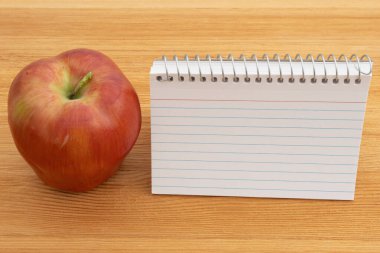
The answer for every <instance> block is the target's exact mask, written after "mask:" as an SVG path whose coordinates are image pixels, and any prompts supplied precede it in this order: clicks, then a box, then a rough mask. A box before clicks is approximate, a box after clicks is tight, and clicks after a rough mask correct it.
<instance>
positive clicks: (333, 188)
mask: <svg viewBox="0 0 380 253" xmlns="http://www.w3.org/2000/svg"><path fill="white" fill-rule="evenodd" d="M225 64H226V69H227V71H226V73H225V75H226V76H227V77H228V78H229V80H230V81H228V82H210V81H209V80H210V78H209V75H210V73H209V72H210V71H209V70H207V67H208V68H209V66H207V64H206V63H202V65H201V68H202V69H203V72H202V73H203V74H204V73H206V75H207V77H208V78H207V81H206V82H201V81H200V80H199V79H196V80H195V81H194V82H189V81H188V80H186V78H185V81H183V82H180V81H178V79H177V77H176V76H175V75H177V73H176V67H175V64H174V62H168V69H169V74H170V75H172V76H173V77H174V81H171V82H169V81H158V80H157V79H156V77H157V76H164V75H165V69H164V65H163V63H162V62H160V61H156V62H154V64H153V66H152V69H151V135H152V192H153V193H155V194H186V195H213V196H243V197H278V198H310V199H340V200H352V199H354V194H355V181H356V173H357V167H358V160H359V151H360V142H361V135H362V127H363V121H364V115H365V107H366V101H367V94H368V88H369V82H370V76H365V75H362V77H361V78H362V82H361V83H360V84H358V85H354V84H352V83H351V84H344V83H343V82H342V81H341V82H340V83H338V84H333V83H332V79H333V78H334V77H335V74H336V73H335V68H333V66H332V65H328V69H327V72H328V73H327V75H328V78H329V80H330V81H329V82H328V83H326V84H324V83H322V82H321V81H320V80H321V77H323V76H324V69H322V68H320V67H317V69H316V70H317V75H318V76H317V77H318V78H317V79H318V80H319V81H318V82H317V83H315V84H311V82H310V79H311V78H312V77H313V72H312V69H310V66H305V70H307V71H306V73H305V74H306V77H307V78H306V79H307V81H306V83H300V82H298V81H297V80H299V78H297V77H300V76H301V69H300V68H299V66H297V65H298V64H296V63H294V65H295V66H294V76H295V79H296V82H295V83H288V82H286V81H285V82H284V83H281V84H279V83H276V82H273V83H268V82H266V79H265V78H263V82H262V83H260V84H258V83H255V82H253V81H252V82H250V83H245V82H241V81H240V82H233V81H232V79H233V72H232V71H228V63H225ZM273 64H275V63H273ZM329 66H330V67H329ZM261 67H262V69H261V70H262V72H261V73H263V77H265V74H266V73H265V69H266V67H265V66H261ZM349 67H350V70H351V72H350V73H357V70H356V68H355V66H354V65H353V64H351V65H350V66H349ZM186 68H187V66H186V64H185V63H183V62H180V64H179V69H180V70H181V71H183V72H182V73H183V74H184V75H185V74H187V72H186V71H187V69H186ZM364 68H365V67H364ZM190 69H191V73H192V74H193V75H194V76H199V68H198V65H195V62H194V63H191V64H190ZM230 69H231V68H230ZM275 69H276V68H275V65H273V71H272V75H273V78H274V80H276V78H277V77H278V75H279V73H278V72H276V71H275ZM339 69H340V70H341V71H340V75H339V77H340V79H341V80H343V79H344V77H345V74H346V73H345V72H344V71H345V70H346V65H345V64H344V65H342V64H339ZM197 71H198V72H197ZM355 71H356V72H355ZM364 71H365V70H364ZM251 72H253V73H255V71H251ZM283 72H284V73H285V74H289V73H288V72H289V71H286V69H285V70H283ZM182 73H180V74H182ZM213 73H214V75H215V76H217V77H218V79H219V80H220V79H221V71H218V69H217V66H216V65H215V69H213ZM284 73H283V75H284ZM236 74H237V76H239V77H241V78H244V75H245V69H244V68H243V66H242V65H239V64H237V66H236ZM287 77H288V76H287ZM252 79H253V78H252Z"/></svg>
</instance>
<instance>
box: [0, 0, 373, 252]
mask: <svg viewBox="0 0 380 253" xmlns="http://www.w3.org/2000/svg"><path fill="white" fill-rule="evenodd" d="M62 2H63V3H56V2H54V1H42V0H41V1H35V2H32V1H27V0H25V1H19V0H17V1H8V0H0V252H49V253H50V252H112V251H116V252H155V251H158V252H255V251H257V252H324V251H326V252H328V251H330V252H380V168H379V166H380V156H379V154H380V146H379V144H378V142H379V141H380V126H379V118H380V109H379V106H380V89H379V85H378V82H379V78H380V76H379V65H378V64H377V63H378V62H380V3H379V1H351V2H348V1H329V0H328V1H299V2H298V1H292V0H287V1H283V2H281V1H273V0H268V1H257V2H253V1H248V0H247V1H243V0H234V1H224V0H222V1H215V2H212V1H206V0H198V1H195V2H192V3H188V2H186V1H183V2H182V1H168V0H163V1H138V0H135V1H132V2H123V1H115V2H113V3H110V2H106V1H101V0H95V1H90V0H86V1H75V0H66V1H62ZM78 47H86V48H92V49H96V50H100V51H102V52H104V53H105V54H107V55H109V56H110V57H111V58H113V59H114V61H115V62H116V63H117V64H118V65H119V66H120V67H121V69H122V70H123V71H124V73H125V74H126V75H127V76H128V78H129V79H130V81H131V82H132V83H133V85H134V86H135V88H136V90H137V92H138V94H139V97H140V100H141V106H142V113H143V125H142V131H141V134H140V137H139V140H138V142H137V144H136V146H135V147H134V149H133V151H132V153H131V154H130V155H129V156H128V157H127V159H126V160H125V161H124V163H123V165H122V167H121V169H120V171H119V172H118V173H117V174H116V175H115V176H114V177H112V178H111V179H110V180H109V181H108V182H106V183H105V184H103V185H102V186H100V187H98V188H97V189H95V190H93V191H91V192H88V193H84V194H67V193H61V192H58V191H55V190H52V189H50V188H48V187H46V186H44V185H43V184H42V183H41V182H40V181H39V180H38V179H37V177H36V176H35V175H34V173H33V172H32V170H31V169H30V168H29V166H28V165H27V164H26V163H25V161H24V160H23V159H22V157H21V156H20V155H19V154H18V152H17V150H16V148H15V145H14V143H13V141H12V138H11V134H10V130H9V127H8V124H7V96H8V89H9V86H10V84H11V82H12V80H13V78H14V77H15V75H16V74H17V72H18V71H19V70H20V69H21V68H22V67H23V66H25V65H26V64H28V63H29V62H31V61H34V60H36V59H39V58H42V57H49V56H53V55H56V54H58V53H60V52H61V51H65V50H68V49H72V48H78ZM275 52H278V53H280V54H285V53H290V54H292V55H295V54H296V53H298V52H299V53H302V54H303V55H306V54H307V53H313V54H315V55H316V54H317V53H319V52H322V53H325V54H328V53H335V54H339V53H345V54H351V53H357V54H359V55H360V54H363V53H368V54H369V55H370V56H372V58H373V60H374V62H375V67H374V76H373V80H372V87H371V90H370V95H369V99H368V106H367V113H366V118H365V126H364V134H363V141H362V147H361V154H360V164H359V173H358V178H357V191H356V200H355V201H315V200H292V199H260V198H233V197H196V196H158V195H157V196H153V195H152V194H151V193H150V191H151V188H150V187H151V183H150V177H151V172H150V166H151V161H150V119H149V113H150V109H149V69H150V65H151V63H152V60H153V59H155V58H158V57H160V56H161V55H162V54H166V55H173V54H178V55H183V54H184V53H188V54H190V55H194V54H196V53H199V54H201V55H202V56H204V55H205V54H206V53H210V54H213V55H215V54H217V53H222V54H224V55H226V54H227V53H233V54H234V55H235V56H238V55H239V54H240V53H246V54H250V53H258V54H262V53H269V54H270V55H272V54H273V53H275Z"/></svg>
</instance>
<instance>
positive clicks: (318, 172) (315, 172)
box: [154, 167, 356, 175]
mask: <svg viewBox="0 0 380 253" xmlns="http://www.w3.org/2000/svg"><path fill="white" fill-rule="evenodd" d="M154 169H155V170H174V171H176V170H178V171H181V170H184V171H186V170H188V171H209V172H214V171H219V172H246V173H284V174H320V175H355V174H356V171H355V172H321V171H290V170H241V169H196V168H162V167H155V168H154Z"/></svg>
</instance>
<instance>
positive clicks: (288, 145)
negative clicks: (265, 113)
mask: <svg viewBox="0 0 380 253" xmlns="http://www.w3.org/2000/svg"><path fill="white" fill-rule="evenodd" d="M152 143H161V144H164V143H168V144H199V145H218V144H221V145H237V146H278V147H322V148H358V146H357V145H347V146H344V145H343V146H340V145H338V146H331V145H311V144H275V143H232V142H184V141H152Z"/></svg>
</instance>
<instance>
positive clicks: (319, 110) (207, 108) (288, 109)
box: [151, 106, 365, 112]
mask: <svg viewBox="0 0 380 253" xmlns="http://www.w3.org/2000/svg"><path fill="white" fill-rule="evenodd" d="M151 108H152V109H169V110H182V109H183V110H237V111H304V112H365V110H335V109H331V110H324V109H299V108H242V107H240V108H236V107H218V108H216V107H178V106H173V107H171V106H151Z"/></svg>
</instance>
